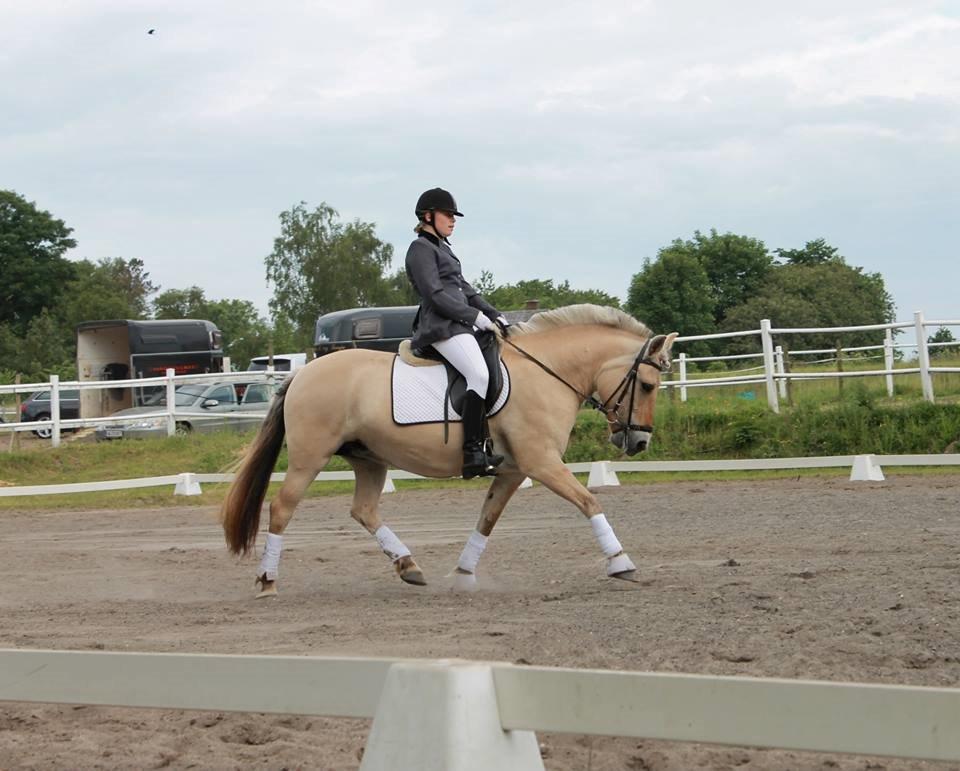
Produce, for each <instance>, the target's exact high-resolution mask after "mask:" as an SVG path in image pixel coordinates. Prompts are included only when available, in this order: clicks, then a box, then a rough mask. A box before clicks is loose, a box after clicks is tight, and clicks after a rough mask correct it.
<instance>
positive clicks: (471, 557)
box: [453, 471, 525, 591]
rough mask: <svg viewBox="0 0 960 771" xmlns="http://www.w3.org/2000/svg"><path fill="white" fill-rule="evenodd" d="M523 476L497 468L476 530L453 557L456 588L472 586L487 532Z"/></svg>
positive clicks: (491, 528)
mask: <svg viewBox="0 0 960 771" xmlns="http://www.w3.org/2000/svg"><path fill="white" fill-rule="evenodd" d="M524 478H525V475H524V474H520V473H507V472H505V471H501V472H500V473H499V474H497V476H496V477H495V478H494V480H493V482H492V483H491V485H490V489H489V490H488V491H487V497H486V499H484V501H483V508H482V509H481V511H480V519H479V520H478V521H477V529H476V530H474V531H473V532H472V533H471V534H470V537H469V538H468V539H467V543H466V545H465V546H464V547H463V551H462V552H460V559H459V560H457V567H456V568H455V569H454V571H453V578H454V587H455V588H456V589H461V590H465V591H471V590H473V589H476V587H477V577H476V570H477V563H478V562H479V561H480V555H482V554H483V551H484V549H486V548H487V538H489V537H490V533H491V532H493V527H494V525H496V524H497V520H498V519H500V515H501V514H502V513H503V510H504V509H505V508H506V506H507V502H508V501H509V500H510V498H511V496H513V494H514V493H515V492H516V491H517V488H518V487H520V484H521V483H522V482H523V480H524Z"/></svg>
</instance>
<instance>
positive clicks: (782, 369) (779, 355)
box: [774, 345, 787, 399]
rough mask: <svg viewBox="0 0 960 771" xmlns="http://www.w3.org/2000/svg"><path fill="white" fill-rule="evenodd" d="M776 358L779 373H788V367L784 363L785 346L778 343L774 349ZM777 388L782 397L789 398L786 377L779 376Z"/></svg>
mask: <svg viewBox="0 0 960 771" xmlns="http://www.w3.org/2000/svg"><path fill="white" fill-rule="evenodd" d="M774 359H775V361H776V365H777V374H778V375H785V374H786V373H787V368H786V366H784V363H783V346H782V345H778V346H777V347H776V349H775V350H774ZM777 390H779V392H780V398H781V399H786V398H787V379H786V378H785V377H781V378H777Z"/></svg>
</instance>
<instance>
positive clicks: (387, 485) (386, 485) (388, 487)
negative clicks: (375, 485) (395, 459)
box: [380, 474, 397, 493]
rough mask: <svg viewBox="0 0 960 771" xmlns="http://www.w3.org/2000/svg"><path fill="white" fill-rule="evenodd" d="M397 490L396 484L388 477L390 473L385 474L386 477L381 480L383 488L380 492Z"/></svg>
mask: <svg viewBox="0 0 960 771" xmlns="http://www.w3.org/2000/svg"><path fill="white" fill-rule="evenodd" d="M396 491H397V488H396V486H395V485H394V484H393V480H392V479H391V478H390V475H389V474H387V478H386V479H384V480H383V490H381V491H380V492H382V493H395V492H396Z"/></svg>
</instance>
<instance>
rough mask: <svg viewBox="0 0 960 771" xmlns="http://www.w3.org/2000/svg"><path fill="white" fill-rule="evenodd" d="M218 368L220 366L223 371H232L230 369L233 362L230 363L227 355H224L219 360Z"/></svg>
mask: <svg viewBox="0 0 960 771" xmlns="http://www.w3.org/2000/svg"><path fill="white" fill-rule="evenodd" d="M220 368H221V369H222V370H223V371H224V372H232V371H233V364H232V363H231V361H230V357H229V356H224V357H223V361H222V362H220Z"/></svg>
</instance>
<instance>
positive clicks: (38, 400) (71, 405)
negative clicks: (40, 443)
mask: <svg viewBox="0 0 960 771" xmlns="http://www.w3.org/2000/svg"><path fill="white" fill-rule="evenodd" d="M50 415H51V412H50V389H49V388H48V389H46V390H45V391H37V392H36V393H34V394H31V395H30V396H29V397H28V398H27V399H26V400H25V401H23V402H22V403H21V404H20V421H21V422H22V423H26V422H28V421H33V420H50ZM79 417H80V391H79V390H78V389H76V388H72V389H71V388H63V389H61V390H60V419H61V420H68V419H71V418H79ZM65 430H66V429H65ZM33 433H35V434H36V435H37V436H39V437H40V438H41V439H49V438H50V437H51V435H52V434H53V427H52V426H44V427H43V428H38V429H36V430H35V431H34V432H33Z"/></svg>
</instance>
